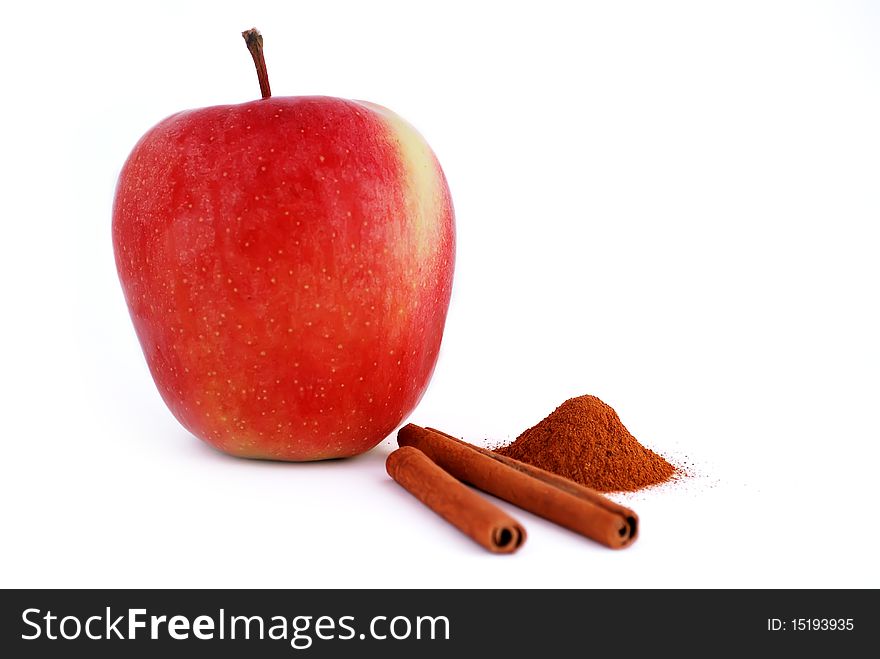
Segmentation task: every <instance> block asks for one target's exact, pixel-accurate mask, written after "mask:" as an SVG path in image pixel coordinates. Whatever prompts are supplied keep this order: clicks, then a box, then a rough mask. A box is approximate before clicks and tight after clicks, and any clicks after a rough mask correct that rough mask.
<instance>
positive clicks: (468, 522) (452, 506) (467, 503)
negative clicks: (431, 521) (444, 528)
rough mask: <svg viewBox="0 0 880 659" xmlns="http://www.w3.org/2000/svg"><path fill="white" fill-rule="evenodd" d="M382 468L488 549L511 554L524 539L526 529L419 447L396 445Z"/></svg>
mask: <svg viewBox="0 0 880 659" xmlns="http://www.w3.org/2000/svg"><path fill="white" fill-rule="evenodd" d="M385 469H386V470H387V471H388V475H389V476H391V478H393V479H394V480H395V481H397V482H398V483H400V485H402V486H403V488H404V489H405V490H407V491H408V492H409V493H410V494H412V495H413V496H414V497H416V498H417V499H418V500H419V501H421V502H422V503H424V504H425V505H426V506H428V508H430V509H431V510H433V511H434V512H435V513H437V514H438V515H440V516H441V517H442V518H443V519H445V520H446V521H447V522H449V523H450V524H452V525H453V526H455V527H456V528H458V529H459V530H460V531H461V532H462V533H464V534H465V535H468V536H470V537H471V538H472V539H473V540H475V541H476V542H478V543H479V544H481V545H482V546H483V547H485V548H486V549H488V550H489V551H492V552H495V553H498V554H510V553H513V552H515V551H516V550H517V549H519V548H520V547H521V546H522V544H523V542H525V539H526V532H525V529H523V527H522V526H520V524H519V523H518V522H517V521H516V520H515V519H513V518H512V517H511V516H510V515H508V514H507V513H505V512H504V511H503V510H501V509H500V508H499V507H498V506H495V505H494V504H492V503H490V502H489V501H487V500H486V499H484V498H483V497H481V496H480V495H479V494H477V493H476V492H474V491H473V490H472V489H470V488H469V487H467V486H466V485H464V484H463V483H461V482H460V481H457V480H456V479H454V478H453V477H452V476H450V475H449V474H448V473H446V472H445V471H443V469H441V468H440V467H438V466H437V465H436V464H434V463H433V462H431V460H430V458H428V456H426V455H425V454H424V453H422V452H421V451H419V450H418V449H415V448H412V447H409V446H405V447H403V448H399V449H397V450H396V451H394V452H393V453H391V455H389V456H388V459H387V460H386V461H385Z"/></svg>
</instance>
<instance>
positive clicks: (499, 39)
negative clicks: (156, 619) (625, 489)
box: [0, 1, 880, 587]
mask: <svg viewBox="0 0 880 659" xmlns="http://www.w3.org/2000/svg"><path fill="white" fill-rule="evenodd" d="M582 4H583V3H573V2H547V1H542V2H540V3H534V4H519V3H509V2H505V3H490V2H480V3H475V2H449V1H445V2H442V3H440V2H437V3H431V4H429V3H404V2H400V3H389V2H370V3H357V2H345V3H342V2H312V3H306V2H296V3H293V2H278V3H273V4H269V3H256V2H247V3H245V2H236V3H217V2H211V3H180V2H173V3H160V2H151V3H142V4H141V5H139V6H138V7H137V8H136V7H135V6H133V5H132V6H130V5H129V4H128V3H113V4H110V3H108V4H107V5H106V6H102V5H97V4H87V3H80V2H78V3H60V2H59V3H57V4H46V3H39V2H34V3H27V8H24V3H22V4H21V5H20V6H19V7H18V8H14V9H9V4H8V3H7V4H4V8H3V9H2V10H0V11H2V14H3V16H2V24H3V26H4V30H3V31H4V37H3V40H2V46H0V48H2V57H3V59H2V80H0V84H2V87H0V88H2V90H3V101H2V106H0V131H2V147H0V168H2V169H0V179H2V182H3V183H2V187H0V195H2V206H0V208H2V217H3V219H2V229H0V231H2V233H0V237H2V239H0V250H2V252H0V282H2V320H0V338H2V342H0V350H2V380H0V387H2V391H0V393H2V398H0V400H2V424H0V430H2V435H0V437H2V438H0V441H2V457H0V469H2V473H0V528H2V533H0V535H2V540H0V554H2V555H0V585H2V586H6V587H11V586H22V587H27V586H95V587H99V586H117V587H123V586H125V587H129V586H130V587H136V586H145V587H154V586H155V587H158V586H186V587H189V586H211V587H227V586H228V587H239V586H241V587H244V586H252V587H305V586H312V587H331V586H332V587H343V586H380V585H388V586H405V587H426V586H443V587H446V586H475V587H482V586H552V587H556V586H588V587H589V586H605V587H630V586H633V587H635V586H670V587H679V586H682V587H683V586H697V587H709V586H712V587H715V586H732V587H741V586H755V587H761V586H766V587H807V586H820V587H830V586H839V587H860V586H873V587H878V586H880V571H878V568H877V567H876V557H877V555H878V553H880V546H878V545H880V543H878V531H877V526H876V511H875V506H876V503H877V498H878V497H877V480H878V479H877V469H878V464H880V449H878V444H880V432H878V419H880V417H878V398H880V348H878V337H880V315H878V294H877V288H878V282H880V261H878V258H877V254H878V247H880V228H878V224H880V46H878V44H880V38H878V37H880V8H878V5H877V4H873V5H872V4H871V3H868V2H863V3H859V2H837V3H831V2H826V3H812V2H791V3H782V2H755V3H749V2H731V3H726V4H722V3H704V2H693V3H680V2H678V3H655V2H646V3H596V4H588V5H586V6H581V5H582ZM253 25H256V26H257V27H259V28H260V29H261V31H262V32H263V35H264V37H265V43H266V55H267V58H268V68H269V73H270V77H271V81H272V89H273V91H274V93H275V95H295V94H315V93H320V94H328V95H335V96H343V97H351V98H358V99H366V100H372V101H375V102H379V103H382V104H384V105H387V106H388V107H390V108H392V109H394V110H395V111H397V112H398V113H400V114H401V115H403V116H404V117H406V118H407V119H409V120H410V121H411V122H412V123H414V124H415V125H416V126H417V127H418V128H419V129H420V130H421V132H422V133H423V134H424V135H425V136H426V137H427V139H428V141H429V142H430V143H431V145H432V146H433V147H434V150H435V151H436V153H437V154H438V156H439V158H440V160H441V162H442V164H443V166H444V168H445V170H446V174H447V177H448V179H449V183H450V187H451V189H452V193H453V198H454V201H455V206H456V211H457V222H458V239H459V243H458V244H459V252H458V263H457V270H456V279H455V290H454V295H453V300H452V307H451V310H450V314H449V319H448V324H447V332H446V337H445V341H444V345H443V350H442V353H441V359H440V362H439V364H438V367H437V371H436V374H435V377H434V380H433V382H432V385H431V387H430V389H429V391H428V394H427V395H426V396H425V398H424V400H423V402H422V404H421V405H420V407H419V408H418V409H417V410H416V411H415V413H414V414H413V415H412V417H411V420H412V421H413V422H415V423H420V424H424V425H434V426H437V427H441V428H443V429H445V430H447V431H449V432H451V433H454V434H457V435H460V436H464V437H466V438H468V439H470V440H473V441H477V442H479V441H482V440H485V439H492V440H496V441H497V440H509V439H512V438H513V437H515V436H516V435H517V434H518V433H519V432H521V431H522V430H523V429H524V428H526V427H527V426H529V425H532V424H534V423H536V422H537V421H539V420H540V419H541V418H542V417H544V416H545V415H546V414H547V413H548V412H550V411H551V410H552V409H553V408H554V407H555V406H556V405H557V404H558V403H560V402H562V401H563V400H564V399H566V398H568V397H570V396H574V395H578V394H583V393H593V394H596V395H598V396H600V397H601V398H603V399H604V400H605V401H606V402H608V403H610V404H611V405H612V406H614V407H615V408H616V409H617V410H618V412H619V414H620V416H621V418H622V420H623V421H624V423H625V424H626V425H627V426H628V427H629V429H630V430H631V431H632V432H633V433H634V434H635V435H636V436H637V437H638V438H639V439H640V440H641V441H642V442H643V443H644V444H646V445H648V446H650V447H652V448H654V449H656V450H658V451H661V452H664V453H665V454H666V455H669V456H671V457H672V458H674V459H682V458H684V457H685V456H687V459H690V460H692V461H693V462H695V463H696V467H695V472H696V475H695V476H694V477H692V478H690V479H688V480H686V481H684V482H682V483H679V484H675V485H672V486H668V487H664V488H660V489H659V490H654V491H648V492H643V493H640V494H638V495H635V496H629V497H626V498H621V497H619V500H622V501H625V502H627V503H628V504H629V505H631V506H633V507H634V508H635V509H636V510H637V511H638V512H639V514H640V515H641V518H642V534H641V538H640V539H639V541H638V542H637V543H636V544H635V545H634V546H633V547H631V548H630V549H627V550H625V551H621V552H612V551H609V550H606V549H604V548H602V547H600V546H598V545H596V544H594V543H591V542H590V541H588V540H585V539H583V538H581V537H579V536H575V535H573V534H571V533H569V532H567V531H564V530H562V529H559V528H557V527H554V526H553V525H550V524H547V523H544V522H543V521H541V520H538V519H536V518H534V517H532V516H531V515H529V514H526V513H522V512H520V511H516V510H515V509H513V508H509V507H508V508H509V509H510V510H511V511H513V512H514V513H515V514H516V515H517V516H518V517H519V518H520V519H521V521H522V522H523V523H524V524H525V525H526V527H527V529H528V532H529V539H528V542H527V543H526V545H525V546H524V547H523V549H522V550H521V551H520V552H519V553H518V554H516V555H514V556H508V557H503V556H501V557H499V556H493V555H490V554H488V553H486V552H485V551H484V550H482V549H481V548H480V547H478V546H477V545H475V544H473V543H472V542H471V541H469V540H468V539H467V538H465V537H463V536H461V535H459V534H458V533H457V532H456V531H455V530H454V529H453V528H452V527H450V526H448V525H446V524H445V523H444V522H443V521H442V520H440V519H439V518H437V517H435V516H434V515H433V514H432V513H430V512H429V511H427V509H425V508H423V507H422V506H421V505H420V504H418V503H417V502H416V501H415V500H414V499H413V498H412V497H410V496H409V495H408V494H407V493H405V492H404V491H403V490H402V489H400V488H399V487H398V486H397V485H395V484H394V483H393V482H392V481H390V480H389V479H388V478H387V476H386V475H385V472H384V464H383V461H384V458H385V456H386V455H387V453H388V452H389V451H390V450H391V447H392V444H393V440H388V441H386V442H384V443H383V444H382V445H380V446H379V447H378V448H377V449H375V450H373V451H371V452H370V453H368V454H366V455H364V456H361V457H359V458H357V459H353V460H349V461H337V462H332V463H320V464H306V465H296V464H270V463H261V462H252V461H243V460H237V459H233V458H229V457H225V456H223V455H220V454H218V453H216V452H214V451H213V450H211V449H209V448H207V447H206V446H204V445H202V444H201V443H199V442H198V441H197V440H195V439H194V438H193V437H191V436H190V435H188V433H187V432H186V431H184V430H183V429H182V428H181V427H180V426H179V425H178V424H177V422H176V421H175V420H174V419H173V417H172V416H171V414H170V413H169V412H168V411H167V410H166V409H165V407H164V405H163V403H162V401H161V400H160V398H159V396H158V394H157V392H156V390H155V388H154V386H153V383H152V381H151V379H150V376H149V373H148V371H147V368H146V365H145V362H144V360H143V357H142V355H141V353H140V349H139V346H138V344H137V341H136V338H135V334H134V331H133V329H132V327H131V324H130V322H129V319H128V316H127V311H126V308H125V304H124V301H123V298H122V293H121V289H120V287H119V284H118V281H117V279H116V273H115V268H114V264H113V257H112V251H111V243H110V208H111V201H112V196H113V189H114V184H115V179H116V176H117V174H118V171H119V168H120V167H121V165H122V163H123V161H124V159H125V158H126V156H127V154H128V152H129V150H130V149H131V147H132V146H133V145H134V143H135V141H136V140H137V139H138V137H139V136H140V135H141V134H142V133H143V132H144V131H146V130H147V129H148V128H149V127H150V126H151V125H153V124H154V123H156V122H157V121H158V120H160V119H162V118H163V117H165V116H166V115H168V114H170V113H172V112H175V111H177V110H180V109H185V108H192V107H200V106H204V105H212V104H219V103H229V102H242V101H246V100H250V99H253V98H256V97H257V95H258V88H257V81H256V77H255V74H254V71H253V65H252V63H251V60H250V57H249V55H248V53H247V51H246V49H245V47H244V43H243V41H242V39H241V37H240V35H239V33H240V32H241V30H243V29H245V28H248V27H251V26H253Z"/></svg>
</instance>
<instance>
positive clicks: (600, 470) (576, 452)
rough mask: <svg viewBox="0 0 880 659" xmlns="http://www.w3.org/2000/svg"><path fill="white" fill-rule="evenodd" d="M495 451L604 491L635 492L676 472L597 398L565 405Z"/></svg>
mask: <svg viewBox="0 0 880 659" xmlns="http://www.w3.org/2000/svg"><path fill="white" fill-rule="evenodd" d="M495 452H496V453H500V454H501V455H505V456H507V457H510V458H514V459H515V460H520V461H521V462H527V463H528V464H531V465H534V466H536V467H540V468H541V469H546V470H547V471H551V472H553V473H555V474H559V475H560V476H564V477H565V478H569V479H571V480H573V481H575V482H577V483H580V484H581V485H586V486H587V487H591V488H593V489H595V490H599V491H600V492H632V491H634V490H639V489H641V488H643V487H648V486H649V485H656V484H658V483H662V482H664V481H667V480H669V479H670V478H672V476H673V475H675V473H676V469H675V467H673V466H672V465H671V464H669V463H668V462H667V461H666V460H664V459H663V458H662V457H661V456H659V455H657V454H656V453H654V451H652V450H650V449H647V448H645V447H644V446H642V445H641V444H639V441H638V440H637V439H636V438H635V437H633V436H632V435H631V434H630V433H629V431H628V430H627V429H626V427H625V426H624V425H623V424H622V423H621V422H620V418H619V417H618V416H617V412H615V411H614V410H613V409H612V408H611V407H610V406H608V405H606V404H605V403H603V402H602V401H601V400H599V399H598V398H596V397H595V396H579V397H578V398H572V399H570V400H567V401H565V402H564V403H563V404H562V405H560V406H559V407H557V408H556V410H554V411H553V412H552V413H551V414H550V415H549V416H548V417H547V418H546V419H544V420H543V421H541V422H540V423H539V424H538V425H536V426H534V427H533V428H529V429H528V430H526V431H525V432H524V433H523V434H521V435H520V436H519V437H517V438H516V441H514V442H513V443H512V444H509V445H508V446H503V447H501V448H498V449H496V450H495Z"/></svg>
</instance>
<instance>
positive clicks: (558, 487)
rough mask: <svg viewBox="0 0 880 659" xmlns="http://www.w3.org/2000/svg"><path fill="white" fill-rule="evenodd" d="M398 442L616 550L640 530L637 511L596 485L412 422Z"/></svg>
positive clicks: (459, 475)
mask: <svg viewBox="0 0 880 659" xmlns="http://www.w3.org/2000/svg"><path fill="white" fill-rule="evenodd" d="M397 443H398V444H399V445H400V446H402V447H403V446H410V447H414V448H417V449H419V450H420V451H422V452H423V453H424V454H425V455H427V456H428V457H429V458H430V459H431V460H433V461H434V462H435V463H436V464H437V465H438V466H440V467H442V468H443V469H444V470H445V471H446V472H448V473H449V474H450V475H452V476H454V477H455V478H457V479H459V480H461V481H464V482H466V483H470V484H471V485H473V486H474V487H476V488H478V489H480V490H483V491H484V492H488V493H489V494H494V495H495V496H496V497H498V498H500V499H504V500H505V501H509V502H510V503H512V504H514V505H516V506H519V507H520V508H522V509H524V510H528V511H529V512H531V513H534V514H535V515H538V516H540V517H543V518H545V519H548V520H550V521H551V522H555V523H556V524H559V525H560V526H564V527H565V528H567V529H570V530H572V531H574V532H575V533H579V534H581V535H584V536H586V537H588V538H592V539H593V540H596V541H597V542H600V543H602V544H603V545H605V546H606V547H611V548H612V549H622V548H624V547H627V546H629V545H630V544H632V542H633V541H634V540H635V539H636V536H637V535H638V516H637V515H636V514H635V512H634V511H632V510H630V509H629V508H626V507H624V506H621V505H619V504H617V503H614V502H613V501H611V500H610V499H608V498H606V497H604V496H602V495H601V494H599V493H598V492H596V491H595V490H591V489H590V488H587V487H583V486H582V485H579V484H577V483H575V482H573V481H570V480H568V479H567V478H562V477H561V476H557V475H556V474H552V473H550V472H549V471H545V470H543V469H538V468H537V467H533V466H532V465H529V464H525V463H523V462H520V461H519V460H514V459H512V458H507V457H504V456H501V455H498V454H496V453H493V452H492V451H488V450H486V449H483V448H480V447H478V446H473V445H471V444H468V443H466V442H463V441H461V440H460V439H456V438H455V437H453V436H451V435H447V434H446V433H444V432H441V431H439V430H435V429H433V428H422V427H420V426H417V425H414V424H409V425H406V426H404V427H403V428H401V429H400V431H399V432H398V434H397Z"/></svg>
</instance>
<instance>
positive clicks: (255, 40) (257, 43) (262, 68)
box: [241, 27, 272, 98]
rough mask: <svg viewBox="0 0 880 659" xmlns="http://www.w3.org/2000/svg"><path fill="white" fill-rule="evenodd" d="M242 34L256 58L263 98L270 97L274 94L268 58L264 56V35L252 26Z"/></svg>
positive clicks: (255, 64)
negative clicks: (267, 65) (271, 86)
mask: <svg viewBox="0 0 880 659" xmlns="http://www.w3.org/2000/svg"><path fill="white" fill-rule="evenodd" d="M241 36H243V37H244V42H245V43H246V44H247V48H248V50H249V51H250V52H251V57H253V58H254V66H256V67H257V78H258V79H259V81H260V93H261V94H262V95H263V98H269V97H270V96H271V95H272V90H271V89H269V73H268V72H267V71H266V58H265V57H263V35H262V34H260V32H259V31H258V30H257V28H255V27H252V28H251V29H250V30H245V31H244V32H242V33H241Z"/></svg>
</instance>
